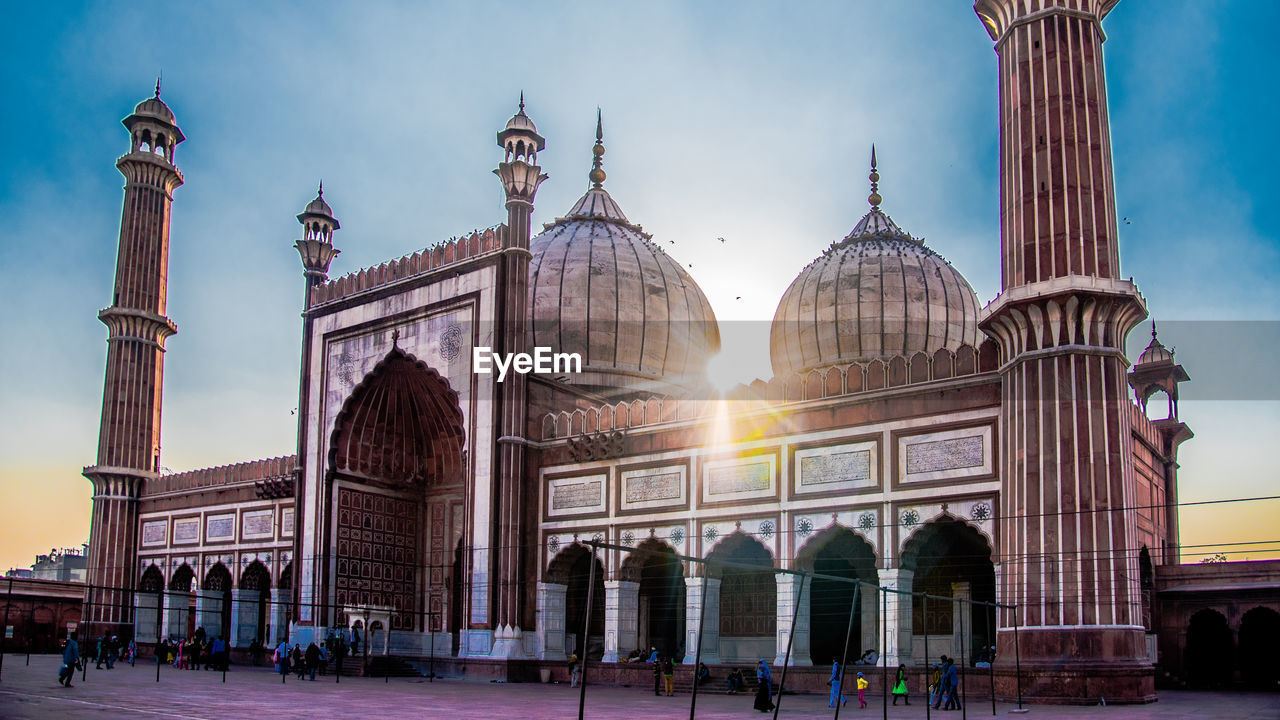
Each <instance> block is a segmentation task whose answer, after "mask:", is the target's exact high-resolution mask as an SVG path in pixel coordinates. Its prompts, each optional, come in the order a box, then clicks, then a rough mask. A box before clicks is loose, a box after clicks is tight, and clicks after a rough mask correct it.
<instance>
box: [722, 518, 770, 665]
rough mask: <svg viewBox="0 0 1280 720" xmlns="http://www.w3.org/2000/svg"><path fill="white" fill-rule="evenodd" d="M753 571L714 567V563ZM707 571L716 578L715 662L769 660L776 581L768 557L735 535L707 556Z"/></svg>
mask: <svg viewBox="0 0 1280 720" xmlns="http://www.w3.org/2000/svg"><path fill="white" fill-rule="evenodd" d="M717 560H719V561H729V562H733V563H735V564H746V565H754V566H756V567H758V568H759V569H747V568H743V567H737V566H735V567H723V566H717V565H716V561H717ZM707 563H708V567H707V572H709V573H710V576H711V577H713V578H716V577H718V578H719V580H720V660H721V661H722V662H750V661H752V660H756V659H759V658H769V657H773V656H774V654H775V650H776V645H777V639H776V634H777V631H778V583H777V580H776V579H775V575H776V571H775V570H774V565H773V555H772V554H770V553H769V550H768V548H766V547H765V546H764V544H763V543H761V542H760V541H759V540H756V539H755V538H754V537H751V536H749V535H747V534H746V533H744V532H741V531H738V532H735V533H733V534H731V535H729V536H728V537H726V538H725V539H724V541H723V542H721V543H720V544H719V545H716V547H715V549H714V550H712V551H711V552H710V553H709V554H708V555H707Z"/></svg>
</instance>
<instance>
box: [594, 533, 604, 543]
mask: <svg viewBox="0 0 1280 720" xmlns="http://www.w3.org/2000/svg"><path fill="white" fill-rule="evenodd" d="M591 542H593V543H602V542H604V535H602V534H601V533H596V534H594V535H592V536H591Z"/></svg>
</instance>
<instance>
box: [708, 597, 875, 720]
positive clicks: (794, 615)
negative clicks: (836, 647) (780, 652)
mask: <svg viewBox="0 0 1280 720" xmlns="http://www.w3.org/2000/svg"><path fill="white" fill-rule="evenodd" d="M804 580H805V576H804V575H801V576H800V589H799V590H798V591H797V592H796V599H795V603H796V607H795V609H794V610H793V611H792V612H791V632H790V633H788V634H787V653H786V655H785V656H784V657H783V660H782V680H781V681H779V682H778V702H776V703H774V704H773V720H778V711H779V710H780V709H782V691H783V690H784V689H785V688H786V687H787V668H788V667H790V666H791V643H792V642H794V641H795V639H796V623H797V622H799V621H800V602H801V601H802V600H803V599H804ZM855 587H856V586H855ZM856 602H857V601H855V604H856ZM698 649H699V650H701V649H702V648H701V642H699V648H698ZM693 674H694V678H695V680H694V684H695V685H696V684H697V679H696V678H697V675H698V670H697V668H694V671H693Z"/></svg>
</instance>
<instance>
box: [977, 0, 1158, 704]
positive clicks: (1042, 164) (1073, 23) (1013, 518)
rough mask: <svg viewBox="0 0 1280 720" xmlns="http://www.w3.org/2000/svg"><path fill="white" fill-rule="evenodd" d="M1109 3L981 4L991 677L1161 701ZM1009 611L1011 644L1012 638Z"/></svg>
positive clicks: (1042, 689) (1079, 696) (1092, 696)
mask: <svg viewBox="0 0 1280 720" xmlns="http://www.w3.org/2000/svg"><path fill="white" fill-rule="evenodd" d="M1116 2H1117V0H977V2H976V3H975V4H974V9H975V11H976V12H977V13H978V16H979V17H980V18H981V19H982V21H983V23H984V24H985V25H986V28H987V30H988V32H989V33H990V34H991V37H992V39H993V40H994V41H995V50H996V54H997V56H998V57H999V82H1000V221H1001V222H1000V225H1001V235H1000V248H1001V261H1002V262H1001V264H1002V288H1001V293H1000V295H999V296H998V297H997V298H996V299H995V301H993V302H992V304H991V305H990V306H989V307H988V308H987V310H986V312H985V313H984V316H983V319H982V321H981V327H982V329H983V331H984V332H986V333H987V334H988V335H990V336H991V337H993V338H995V339H996V341H997V342H999V344H1000V347H1001V350H1002V357H1003V365H1002V367H1001V373H1002V376H1003V380H1002V385H1003V389H1002V393H1003V416H1002V423H1003V427H1002V430H1001V437H1002V453H1001V456H1000V463H1001V468H1000V478H1001V493H1002V514H1001V515H1002V516H1001V518H1000V523H999V536H998V542H999V545H1000V556H1001V567H1000V578H1001V580H1000V597H1001V600H1002V601H1003V602H1006V603H1016V604H1017V606H1018V610H1017V611H1016V617H1015V613H1014V611H1012V610H1008V611H1004V612H1003V614H1002V615H1001V622H1000V628H999V633H998V642H997V644H998V646H999V647H998V654H999V655H998V656H999V662H998V666H997V667H998V673H999V674H998V678H999V680H998V691H999V692H1000V693H1001V694H1003V695H1006V696H1010V695H1013V694H1015V693H1016V691H1017V686H1016V683H1015V675H1014V672H1013V667H1014V664H1015V658H1017V659H1020V661H1021V666H1022V670H1023V678H1022V690H1023V694H1024V695H1025V696H1028V697H1031V698H1033V699H1037V700H1040V701H1048V702H1097V700H1098V698H1099V697H1105V698H1106V699H1107V700H1108V701H1121V702H1124V701H1129V702H1138V701H1147V700H1153V699H1155V688H1154V675H1153V671H1152V666H1151V664H1150V661H1149V660H1148V659H1147V648H1146V638H1145V634H1144V632H1143V629H1142V624H1141V622H1142V621H1141V616H1140V614H1139V611H1138V603H1139V602H1140V594H1139V588H1138V577H1139V574H1138V569H1137V559H1136V547H1135V545H1136V543H1135V536H1134V520H1135V517H1134V514H1133V510H1132V507H1133V505H1134V497H1133V496H1134V477H1135V476H1134V470H1133V459H1132V449H1131V447H1130V443H1131V435H1130V427H1129V412H1128V404H1129V403H1130V400H1129V395H1128V385H1127V378H1126V374H1125V373H1126V367H1127V366H1128V362H1127V360H1126V359H1125V356H1124V346H1125V337H1126V336H1127V335H1128V333H1129V331H1130V330H1131V329H1132V328H1133V327H1134V325H1136V324H1137V323H1138V322H1139V321H1141V320H1142V319H1143V318H1144V317H1146V307H1145V304H1144V302H1143V300H1142V297H1141V296H1140V295H1139V294H1138V291H1137V289H1136V288H1135V287H1134V285H1133V283H1132V282H1129V281H1125V280H1121V279H1120V267H1119V254H1118V250H1117V247H1116V209H1115V189H1114V185H1113V180H1112V172H1111V140H1110V131H1109V129H1108V123H1107V96H1106V82H1105V76H1104V73H1103V65H1102V42H1103V39H1104V35H1103V32H1102V26H1101V23H1102V19H1103V17H1105V16H1106V14H1107V12H1108V11H1110V10H1111V8H1112V7H1113V6H1114V5H1115V3H1116ZM1015 624H1017V625H1018V626H1019V627H1018V631H1017V636H1018V647H1017V648H1016V652H1015V646H1014V630H1013V628H1014V625H1015Z"/></svg>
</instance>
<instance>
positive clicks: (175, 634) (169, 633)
mask: <svg viewBox="0 0 1280 720" xmlns="http://www.w3.org/2000/svg"><path fill="white" fill-rule="evenodd" d="M189 612H191V593H189V592H185V591H182V590H167V591H165V594H164V637H166V638H175V639H177V638H180V637H186V635H187V613H189Z"/></svg>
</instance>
